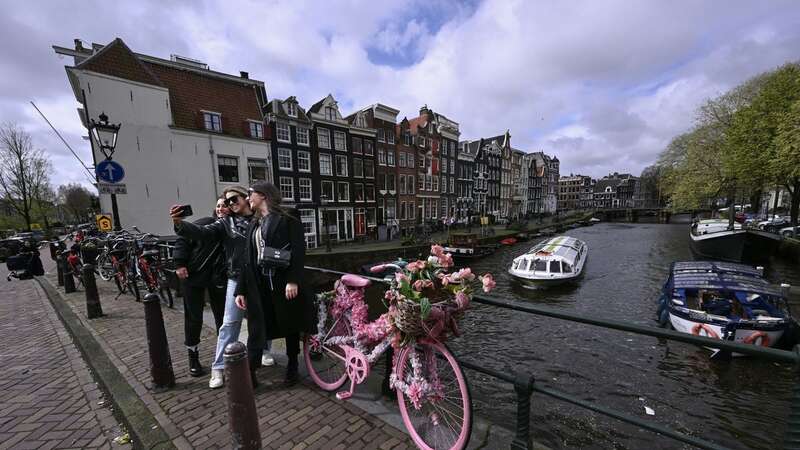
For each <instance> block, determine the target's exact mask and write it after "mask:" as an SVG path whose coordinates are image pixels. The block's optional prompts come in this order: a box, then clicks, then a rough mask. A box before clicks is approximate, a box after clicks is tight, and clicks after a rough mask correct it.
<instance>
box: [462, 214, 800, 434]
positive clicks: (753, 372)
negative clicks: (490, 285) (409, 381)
mask: <svg viewBox="0 0 800 450" xmlns="http://www.w3.org/2000/svg"><path fill="white" fill-rule="evenodd" d="M566 234H568V235H570V236H573V237H576V238H579V239H582V240H584V241H586V243H587V244H588V246H589V257H588V261H587V265H586V267H585V270H584V276H583V278H582V279H581V280H580V281H579V282H577V283H575V284H573V285H567V286H561V287H557V288H552V289H547V290H527V289H524V288H522V287H521V286H519V285H518V284H516V283H515V282H514V281H513V280H512V279H511V277H510V276H509V275H508V274H507V273H506V269H507V268H508V267H509V265H510V264H511V260H512V259H513V258H514V257H516V256H518V255H519V254H521V253H524V252H525V251H526V250H527V249H528V248H529V247H530V246H531V245H533V244H534V243H535V242H524V243H518V244H516V245H514V246H510V247H502V248H501V249H500V250H499V251H497V252H496V253H495V254H494V255H492V256H490V257H487V258H485V259H483V260H480V261H476V262H473V263H472V264H471V266H472V268H473V271H475V272H477V273H479V274H483V273H485V272H491V273H493V274H494V275H495V278H496V280H497V288H496V290H494V291H493V292H492V294H491V295H492V296H497V297H500V298H506V299H513V300H516V301H522V302H527V303H530V304H533V305H542V306H548V307H551V308H556V309H559V310H563V311H569V312H575V313H579V314H583V315H589V316H594V317H598V318H608V319H616V320H623V321H628V322H632V323H637V324H642V325H647V326H653V327H656V326H657V324H656V322H655V321H654V319H655V309H656V299H657V298H658V296H659V293H660V288H661V286H662V284H663V283H664V281H665V280H666V277H667V274H668V270H669V265H670V263H671V262H672V261H676V260H689V259H692V256H691V253H690V251H689V247H688V237H687V226H686V225H661V224H623V223H602V224H598V225H595V226H593V227H585V228H578V229H575V230H570V231H569V232H568V233H566ZM767 273H768V276H769V277H770V278H771V279H772V281H775V282H781V281H783V282H789V283H791V284H792V285H793V286H797V285H800V269H798V268H797V267H796V266H795V265H790V264H789V263H785V262H784V263H782V262H780V261H773V263H772V264H771V265H770V266H769V267H768V268H767ZM792 302H793V309H797V310H800V308H797V305H798V303H800V299H797V298H794V299H792ZM461 330H462V332H463V334H462V337H460V338H456V339H454V340H452V342H451V343H450V346H451V348H452V350H453V351H454V353H455V354H457V355H458V356H459V357H460V358H463V359H465V360H469V361H473V362H477V363H479V364H482V365H485V366H488V367H494V368H497V369H500V370H503V371H507V372H508V373H511V372H518V373H529V374H533V375H534V376H535V378H536V382H537V383H539V384H540V385H543V386H547V387H550V388H553V389H557V390H560V391H563V392H566V393H569V394H571V395H573V396H576V397H579V398H581V399H583V400H586V401H590V402H595V403H598V404H602V405H606V406H609V407H613V408H614V409H617V410H620V411H623V412H625V413H627V414H629V415H632V416H637V417H641V418H645V419H646V420H651V421H653V422H654V423H658V424H662V425H668V426H670V427H672V428H673V429H677V430H679V431H682V432H685V433H688V434H690V435H695V436H698V437H702V438H704V439H707V440H711V441H714V442H717V443H718V444H721V445H723V446H727V447H731V448H742V449H744V448H749V449H774V448H779V447H781V442H782V439H783V434H784V430H785V423H786V418H787V415H788V412H789V399H790V396H791V391H792V387H793V386H794V384H795V383H797V382H800V380H798V378H797V377H796V376H795V375H794V374H793V368H792V367H791V366H789V365H781V364H775V363H771V362H762V361H757V360H755V359H752V358H736V359H734V360H732V361H728V362H722V361H712V360H710V359H709V356H710V351H708V350H706V349H700V348H696V347H694V346H690V345H686V344H681V343H677V342H667V341H662V340H659V339H655V338H651V337H647V336H637V335H634V334H630V333H624V332H619V331H614V330H606V329H602V328H598V327H593V326H589V325H581V324H575V323H571V322H567V321H563V320H558V319H550V318H545V317H540V316H535V315H531V314H526V313H521V312H515V311H508V310H502V309H499V308H494V307H489V306H484V305H479V304H473V305H472V307H471V308H470V310H469V311H468V313H467V315H466V317H465V318H464V320H463V322H462V326H461ZM467 375H468V377H469V380H470V385H471V388H472V395H473V398H474V405H475V412H476V413H478V414H479V415H481V416H483V417H485V418H490V420H492V421H495V422H496V423H499V424H502V425H504V426H506V427H510V428H513V427H514V424H515V412H516V406H515V395H514V391H513V387H512V386H511V385H509V384H506V383H504V382H501V381H498V380H495V379H493V378H491V377H488V376H485V375H482V374H479V373H476V372H471V371H470V372H468V373H467ZM646 407H647V408H650V409H652V411H654V413H655V414H654V415H648V414H647V413H646V411H645V408H646ZM531 411H532V417H531V427H532V435H533V436H534V439H535V440H537V441H539V442H541V443H543V444H545V445H547V446H550V447H552V448H620V449H623V448H624V449H642V448H689V446H686V445H683V444H681V443H679V442H677V441H673V440H671V439H668V438H664V437H661V436H658V435H656V434H654V433H651V432H649V431H644V430H640V429H638V428H637V427H634V426H631V425H627V424H624V423H622V422H619V421H617V420H614V419H610V418H606V417H605V416H601V415H599V414H594V413H591V412H586V411H585V410H583V409H581V408H578V407H575V406H572V405H570V404H567V403H564V402H561V401H558V400H555V399H551V398H549V397H546V396H544V395H542V394H534V395H533V397H532V407H531Z"/></svg>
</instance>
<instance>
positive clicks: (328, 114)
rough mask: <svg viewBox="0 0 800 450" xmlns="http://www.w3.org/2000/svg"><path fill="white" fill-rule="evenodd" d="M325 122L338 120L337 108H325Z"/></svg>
mask: <svg viewBox="0 0 800 450" xmlns="http://www.w3.org/2000/svg"><path fill="white" fill-rule="evenodd" d="M325 120H336V108H334V107H332V106H326V107H325Z"/></svg>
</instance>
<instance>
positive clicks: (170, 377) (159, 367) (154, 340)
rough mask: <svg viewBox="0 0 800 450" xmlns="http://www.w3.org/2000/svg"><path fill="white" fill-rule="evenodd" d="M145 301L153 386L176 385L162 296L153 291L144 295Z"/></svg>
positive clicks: (156, 387)
mask: <svg viewBox="0 0 800 450" xmlns="http://www.w3.org/2000/svg"><path fill="white" fill-rule="evenodd" d="M143 303H144V319H145V328H146V330H147V349H148V351H149V353H150V376H151V377H152V379H153V388H154V389H165V388H171V387H173V386H175V373H174V372H173V371H172V358H170V355H169V344H168V343H167V332H166V330H165V329H164V317H163V316H162V315H161V298H159V296H158V294H156V293H153V292H151V293H149V294H147V295H145V296H144V300H143Z"/></svg>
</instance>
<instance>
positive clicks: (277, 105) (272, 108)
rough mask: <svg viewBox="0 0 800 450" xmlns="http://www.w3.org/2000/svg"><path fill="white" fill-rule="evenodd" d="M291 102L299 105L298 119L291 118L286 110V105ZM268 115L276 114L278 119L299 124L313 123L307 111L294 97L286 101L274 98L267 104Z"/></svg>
mask: <svg viewBox="0 0 800 450" xmlns="http://www.w3.org/2000/svg"><path fill="white" fill-rule="evenodd" d="M289 102H294V103H296V104H297V117H294V116H290V115H289V113H288V111H287V110H286V106H285V105H286V104H287V103H289ZM265 110H266V113H267V114H274V115H275V116H276V117H279V118H281V119H285V120H296V121H298V122H309V123H310V122H311V120H310V119H309V118H308V116H307V115H306V111H305V110H304V109H303V108H302V107H301V106H300V104H299V103H298V102H297V98H296V97H294V96H291V97H287V98H286V99H285V100H278V99H275V98H273V99H272V101H270V102H269V103H267V107H266V108H265Z"/></svg>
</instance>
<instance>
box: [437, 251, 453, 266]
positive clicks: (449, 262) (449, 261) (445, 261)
mask: <svg viewBox="0 0 800 450" xmlns="http://www.w3.org/2000/svg"><path fill="white" fill-rule="evenodd" d="M439 264H440V265H441V266H442V267H444V268H445V269H446V268H448V267H453V255H451V254H450V253H444V254H442V255H439Z"/></svg>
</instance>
